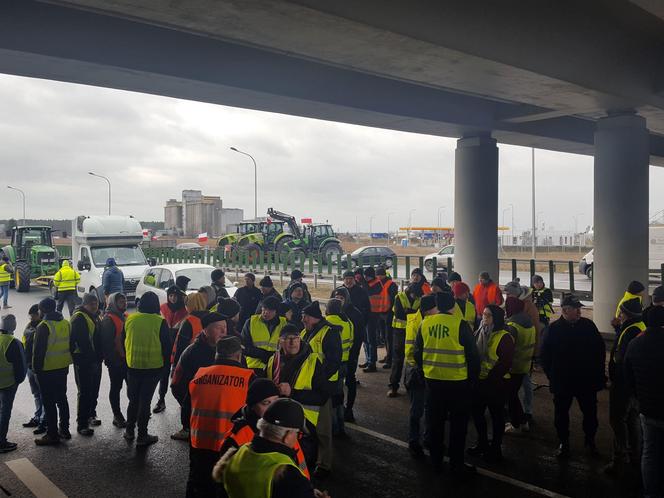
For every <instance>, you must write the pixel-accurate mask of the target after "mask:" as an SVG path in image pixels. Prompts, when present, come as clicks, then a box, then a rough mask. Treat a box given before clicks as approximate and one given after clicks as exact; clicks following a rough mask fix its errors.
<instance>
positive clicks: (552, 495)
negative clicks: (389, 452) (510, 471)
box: [346, 422, 569, 498]
mask: <svg viewBox="0 0 664 498" xmlns="http://www.w3.org/2000/svg"><path fill="white" fill-rule="evenodd" d="M346 427H349V428H351V429H353V430H354V431H357V432H362V433H364V434H368V435H369V436H373V437H375V438H377V439H381V440H383V441H387V442H388V443H392V444H394V445H396V446H400V447H402V448H408V443H406V442H405V441H401V440H399V439H396V438H393V437H391V436H388V435H386V434H381V433H380V432H376V431H372V430H371V429H367V428H366V427H361V426H359V425H356V424H351V423H348V422H346ZM445 460H447V457H445ZM477 473H478V474H480V475H483V476H485V477H490V478H492V479H495V480H497V481H502V482H504V483H507V484H511V485H512V486H516V487H517V488H521V489H525V490H526V491H532V492H533V493H537V494H539V495H542V496H546V497H548V498H569V497H568V496H567V495H562V494H560V493H556V492H555V491H550V490H548V489H545V488H540V487H539V486H535V485H534V484H528V483H527V482H523V481H519V480H518V479H514V478H512V477H508V476H504V475H502V474H497V473H495V472H491V471H490V470H487V469H483V468H482V467H477Z"/></svg>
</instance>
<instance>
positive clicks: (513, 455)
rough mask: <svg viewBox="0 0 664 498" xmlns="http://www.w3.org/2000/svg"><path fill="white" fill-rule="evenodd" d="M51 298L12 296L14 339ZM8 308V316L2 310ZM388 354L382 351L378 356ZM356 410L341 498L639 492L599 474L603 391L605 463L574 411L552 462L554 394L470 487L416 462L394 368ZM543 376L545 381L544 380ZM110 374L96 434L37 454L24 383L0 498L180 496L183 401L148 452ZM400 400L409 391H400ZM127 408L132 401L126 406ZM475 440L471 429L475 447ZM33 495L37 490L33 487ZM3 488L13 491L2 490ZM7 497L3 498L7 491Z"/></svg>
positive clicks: (341, 445)
mask: <svg viewBox="0 0 664 498" xmlns="http://www.w3.org/2000/svg"><path fill="white" fill-rule="evenodd" d="M45 295H46V292H44V291H41V290H36V291H32V292H31V293H30V294H28V295H25V294H23V295H21V294H16V293H14V291H12V294H11V296H10V304H11V305H13V309H11V310H9V311H11V312H13V313H15V314H16V316H17V318H18V322H19V328H18V330H17V333H16V335H17V337H20V336H21V334H22V330H23V326H24V325H25V323H26V322H27V316H26V314H27V309H28V307H29V305H31V304H32V303H35V302H37V301H38V300H39V299H41V298H43V297H44V296H45ZM4 313H6V312H3V314H4ZM379 354H380V355H381V356H382V352H380V353H379ZM359 379H360V381H361V385H360V386H359V388H358V398H357V404H356V409H355V413H356V418H357V425H356V426H349V428H348V433H349V435H350V438H349V439H348V440H339V441H337V442H336V443H335V456H334V469H333V474H332V476H331V477H330V478H329V479H328V480H326V481H325V482H323V483H317V484H318V487H319V488H320V489H327V490H328V491H329V492H330V494H331V496H332V497H334V498H354V497H358V498H374V497H375V498H383V497H389V498H408V497H456V496H464V497H482V498H487V497H496V496H500V497H515V498H520V497H535V496H548V497H557V496H575V497H576V496H578V497H581V496H582V497H584V498H593V497H602V498H612V497H621V498H625V497H632V496H638V486H637V485H635V484H634V481H633V480H630V479H627V478H624V477H623V478H621V479H615V480H614V479H610V478H607V477H606V476H604V475H603V474H602V472H601V468H602V466H603V465H605V464H606V463H607V462H608V456H609V449H610V441H611V437H610V429H609V426H608V415H607V414H608V402H607V396H606V393H602V394H601V396H600V410H599V411H600V432H599V436H598V446H599V449H600V451H601V454H602V457H601V458H599V459H593V458H591V457H589V456H587V455H585V454H584V452H583V438H582V432H581V419H580V414H579V411H578V409H577V408H576V407H574V408H573V410H572V426H571V427H572V434H573V436H572V449H573V452H574V455H573V457H572V459H570V460H569V461H568V462H565V463H560V462H558V461H557V460H556V459H555V458H554V456H553V453H554V450H555V448H556V438H555V433H554V430H553V422H552V417H553V406H552V402H551V396H550V394H549V393H548V391H547V389H539V390H537V391H536V392H535V401H534V406H535V413H534V416H535V421H536V424H535V426H534V427H533V430H532V431H531V432H530V433H527V434H519V435H514V436H506V437H505V444H504V452H505V460H504V462H502V463H501V464H498V465H485V464H482V463H481V462H477V463H478V464H479V465H480V472H479V474H478V475H477V477H476V478H475V479H474V480H473V481H472V482H469V483H463V484H460V483H454V482H452V481H451V480H450V479H449V477H448V476H447V475H446V474H445V473H442V474H436V473H434V472H433V471H432V470H431V469H430V468H429V466H428V465H427V464H426V463H425V462H415V461H413V460H412V459H411V458H410V456H409V454H408V452H407V450H406V449H405V447H404V446H405V444H404V443H403V441H405V439H406V435H407V425H408V400H407V397H406V396H405V395H402V396H400V397H398V398H395V399H388V398H387V397H386V393H387V383H388V374H387V371H384V370H380V371H379V372H378V373H374V374H364V373H362V372H360V373H359ZM536 380H537V381H538V382H540V383H544V379H543V378H542V375H541V374H537V375H536ZM108 388H109V382H108V376H107V374H106V373H104V377H103V380H102V385H101V392H100V399H99V406H98V410H97V411H98V415H99V418H100V419H101V420H102V425H101V427H98V428H95V435H94V436H93V437H91V438H85V437H82V436H79V435H78V434H76V433H75V431H73V432H74V433H73V438H72V440H71V441H69V442H65V443H63V444H61V445H60V446H59V447H45V448H38V447H36V446H35V444H34V442H33V439H34V437H35V436H33V435H32V430H31V429H24V428H23V427H21V423H23V422H26V421H27V420H28V419H29V418H30V416H31V415H32V412H33V409H34V405H33V400H32V396H31V394H30V388H29V386H28V383H27V381H26V382H24V383H23V384H22V385H21V386H20V387H19V390H18V393H17V397H16V402H15V404H14V410H13V414H12V420H11V423H10V427H9V440H10V441H13V442H16V443H18V445H19V446H18V450H17V451H15V452H12V453H8V454H4V455H0V486H1V487H2V488H0V498H1V497H2V496H5V495H6V496H9V495H8V494H7V493H11V496H13V497H31V496H40V497H41V496H43V497H49V498H50V497H59V496H69V497H82V498H88V497H95V498H105V497H117V496H128V497H134V496H136V497H138V496H140V497H161V498H167V497H183V496H184V493H185V484H186V479H187V472H188V467H189V458H188V447H187V444H186V443H183V442H179V441H173V440H171V439H170V438H169V435H170V434H171V433H173V432H175V431H176V430H177V429H178V428H179V427H178V420H179V414H178V405H177V403H176V401H175V400H174V399H173V398H172V397H171V395H170V394H169V395H168V398H167V409H166V411H165V412H164V413H161V414H158V415H153V417H152V419H151V421H150V432H151V433H153V434H157V435H159V438H160V439H159V442H158V443H157V444H155V445H153V446H151V447H149V448H147V449H145V450H137V449H136V447H135V445H133V444H128V443H127V442H126V441H124V439H122V431H121V430H119V429H116V428H115V427H113V426H112V425H111V420H112V414H111V410H110V406H109V403H108V398H107V396H108ZM401 393H402V394H403V393H404V392H403V390H402V391H401ZM68 395H69V403H70V409H71V412H72V417H71V420H72V428H73V429H75V412H76V385H75V383H74V375H73V372H71V373H70V375H69V391H68ZM123 407H126V400H123ZM473 440H474V433H473V429H472V424H471V425H470V429H469V438H468V445H470V444H471V443H472V442H473ZM30 489H33V490H34V491H31V490H30ZM5 491H6V492H5ZM3 493H4V494H3Z"/></svg>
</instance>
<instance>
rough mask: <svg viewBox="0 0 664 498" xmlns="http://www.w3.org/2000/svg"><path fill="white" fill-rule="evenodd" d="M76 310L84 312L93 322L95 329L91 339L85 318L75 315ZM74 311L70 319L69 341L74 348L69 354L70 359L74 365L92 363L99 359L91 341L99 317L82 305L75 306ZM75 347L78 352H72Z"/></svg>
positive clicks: (94, 333)
mask: <svg viewBox="0 0 664 498" xmlns="http://www.w3.org/2000/svg"><path fill="white" fill-rule="evenodd" d="M76 312H80V313H83V314H85V315H86V316H87V317H88V318H90V319H91V320H92V322H93V323H94V324H95V331H94V332H93V339H92V340H91V338H90V332H89V331H88V322H87V320H86V319H85V317H83V316H81V315H80V314H79V315H77V314H76ZM76 312H75V314H74V315H73V317H72V319H71V343H72V345H73V348H74V349H73V350H72V355H71V356H72V359H73V360H74V364H76V365H81V364H84V363H94V362H95V361H97V360H100V359H101V357H100V356H99V355H98V354H97V352H96V351H95V348H94V342H93V341H94V335H96V334H97V333H98V332H97V327H99V317H98V316H97V315H91V314H90V313H88V312H87V311H86V310H85V308H83V307H82V306H79V307H78V308H76ZM76 349H78V353H75V352H73V351H76Z"/></svg>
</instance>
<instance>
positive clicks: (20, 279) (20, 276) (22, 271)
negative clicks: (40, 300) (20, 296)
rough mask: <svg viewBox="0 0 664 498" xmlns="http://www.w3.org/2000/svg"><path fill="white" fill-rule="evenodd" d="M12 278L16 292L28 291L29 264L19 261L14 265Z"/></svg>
mask: <svg viewBox="0 0 664 498" xmlns="http://www.w3.org/2000/svg"><path fill="white" fill-rule="evenodd" d="M14 280H15V284H16V290H17V291H18V292H29V291H30V265H29V264H28V263H26V262H25V261H19V262H18V263H16V266H15V267H14Z"/></svg>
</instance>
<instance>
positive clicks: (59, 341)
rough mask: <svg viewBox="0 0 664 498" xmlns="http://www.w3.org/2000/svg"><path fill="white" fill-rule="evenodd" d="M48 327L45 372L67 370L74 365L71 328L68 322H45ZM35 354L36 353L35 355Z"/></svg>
mask: <svg viewBox="0 0 664 498" xmlns="http://www.w3.org/2000/svg"><path fill="white" fill-rule="evenodd" d="M42 323H45V324H46V326H47V327H48V331H49V334H48V342H47V345H46V354H45V355H44V367H43V368H44V371H45V372H46V371H49V370H58V369H61V368H66V367H68V366H69V365H71V363H72V358H71V352H70V351H69V336H70V327H69V322H68V321H66V320H59V321H53V320H44V321H43V322H42ZM33 354H34V353H33Z"/></svg>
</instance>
